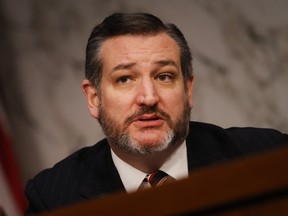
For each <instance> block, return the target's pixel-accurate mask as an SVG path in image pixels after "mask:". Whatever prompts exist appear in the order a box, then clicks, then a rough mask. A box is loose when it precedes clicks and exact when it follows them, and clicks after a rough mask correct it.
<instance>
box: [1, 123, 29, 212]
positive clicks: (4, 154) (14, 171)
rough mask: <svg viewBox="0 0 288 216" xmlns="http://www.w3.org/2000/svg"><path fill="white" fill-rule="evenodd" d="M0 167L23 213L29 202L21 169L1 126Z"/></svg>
mask: <svg viewBox="0 0 288 216" xmlns="http://www.w3.org/2000/svg"><path fill="white" fill-rule="evenodd" d="M0 165H1V166H2V168H3V172H4V174H5V176H6V178H7V181H8V183H9V186H10V190H11V192H12V195H13V198H14V200H15V203H16V205H17V206H18V207H19V209H20V211H21V212H22V213H23V212H24V211H25V210H26V208H27V202H26V199H25V197H24V193H23V186H22V184H21V181H20V176H19V169H18V166H17V163H16V160H15V157H14V153H13V151H12V144H11V141H10V139H9V137H8V135H7V134H6V133H5V131H4V129H3V127H2V125H1V124H0Z"/></svg>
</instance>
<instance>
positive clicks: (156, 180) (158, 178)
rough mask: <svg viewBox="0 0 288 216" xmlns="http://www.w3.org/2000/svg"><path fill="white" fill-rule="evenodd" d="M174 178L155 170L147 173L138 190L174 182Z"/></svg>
mask: <svg viewBox="0 0 288 216" xmlns="http://www.w3.org/2000/svg"><path fill="white" fill-rule="evenodd" d="M175 181H176V180H175V179H174V178H173V177H172V176H169V175H168V174H167V173H165V172H163V171H161V170H156V171H154V172H153V173H151V174H147V175H146V177H145V179H144V180H143V182H142V183H141V185H140V187H139V189H138V190H143V189H147V188H151V187H158V186H161V185H164V184H168V183H171V182H175Z"/></svg>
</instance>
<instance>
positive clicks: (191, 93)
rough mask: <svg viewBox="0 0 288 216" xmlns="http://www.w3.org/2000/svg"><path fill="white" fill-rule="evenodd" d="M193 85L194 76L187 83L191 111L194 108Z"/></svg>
mask: <svg viewBox="0 0 288 216" xmlns="http://www.w3.org/2000/svg"><path fill="white" fill-rule="evenodd" d="M193 84H194V76H193V75H192V76H191V77H190V78H189V79H188V81H187V95H188V101H189V107H190V109H192V108H193Z"/></svg>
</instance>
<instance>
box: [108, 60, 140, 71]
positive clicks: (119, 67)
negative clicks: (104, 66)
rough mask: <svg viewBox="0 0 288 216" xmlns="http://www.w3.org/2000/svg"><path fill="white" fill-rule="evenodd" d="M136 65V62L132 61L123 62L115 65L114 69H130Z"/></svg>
mask: <svg viewBox="0 0 288 216" xmlns="http://www.w3.org/2000/svg"><path fill="white" fill-rule="evenodd" d="M134 65H136V63H135V62H131V63H127V64H125V63H123V64H121V63H120V64H118V65H116V66H115V67H113V69H112V71H117V70H127V69H130V68H131V67H133V66H134Z"/></svg>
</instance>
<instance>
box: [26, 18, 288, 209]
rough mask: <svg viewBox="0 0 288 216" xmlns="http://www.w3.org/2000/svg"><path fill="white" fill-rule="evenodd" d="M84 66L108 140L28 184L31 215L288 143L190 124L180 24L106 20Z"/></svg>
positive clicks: (186, 54)
mask: <svg viewBox="0 0 288 216" xmlns="http://www.w3.org/2000/svg"><path fill="white" fill-rule="evenodd" d="M85 66H86V67H85V74H86V79H85V80H84V81H83V83H82V87H83V91H84V94H85V96H86V98H87V102H88V108H89V111H90V113H91V115H92V117H94V118H95V119H97V120H98V121H99V123H100V125H101V127H102V129H103V132H104V134H105V135H106V139H104V140H102V141H100V142H98V143H97V144H96V145H94V146H92V147H86V148H83V149H81V150H79V151H77V152H76V153H74V154H72V155H70V156H69V157H67V158H66V159H64V160H63V161H61V162H59V163H58V164H56V165H55V166H54V167H53V168H51V169H47V170H44V171H42V172H41V173H40V174H39V175H37V176H36V177H35V178H34V179H32V180H31V181H29V183H28V184H27V187H26V195H27V198H28V200H29V209H28V211H27V213H28V214H29V213H39V212H42V211H47V210H51V209H55V208H58V207H61V206H65V205H68V204H71V203H75V202H79V201H81V200H86V199H91V198H95V197H98V198H100V197H106V196H107V195H109V194H111V193H114V192H116V191H118V192H119V191H127V192H133V191H136V190H138V188H139V187H142V186H143V185H144V183H145V185H146V186H147V185H148V186H151V185H153V184H154V179H155V178H156V176H157V175H158V174H159V173H161V175H164V176H165V178H162V179H161V183H162V182H164V181H165V180H166V179H173V180H178V179H182V178H186V177H188V175H189V173H190V172H191V171H193V170H195V169H198V168H200V167H204V166H210V165H215V164H219V163H223V162H225V161H229V160H233V159H236V158H239V157H241V156H245V155H248V154H252V153H255V152H259V151H262V150H265V149H271V148H274V147H276V146H279V145H284V144H287V143H288V136H287V135H286V134H282V133H280V132H278V131H275V130H272V129H257V128H230V129H223V128H220V127H218V126H215V125H211V124H205V123H200V122H190V111H191V109H192V106H193V101H192V92H193V70H192V57H191V53H190V49H189V47H188V45H187V42H186V40H185V38H184V36H183V34H182V33H181V32H180V30H179V29H178V28H177V27H176V26H175V25H173V24H166V25H165V24H163V23H162V21H161V20H159V19H158V18H157V17H155V16H153V15H150V14H113V15H111V16H109V17H107V18H106V19H105V20H104V21H103V22H102V23H101V24H100V25H98V26H96V27H95V28H94V29H93V31H92V33H91V35H90V38H89V40H88V44H87V48H86V65H85ZM158 170H161V172H159V171H158ZM162 171H164V172H162ZM154 177H155V178H154ZM152 179H153V180H152ZM157 184H158V181H157ZM159 184H160V183H159Z"/></svg>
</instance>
